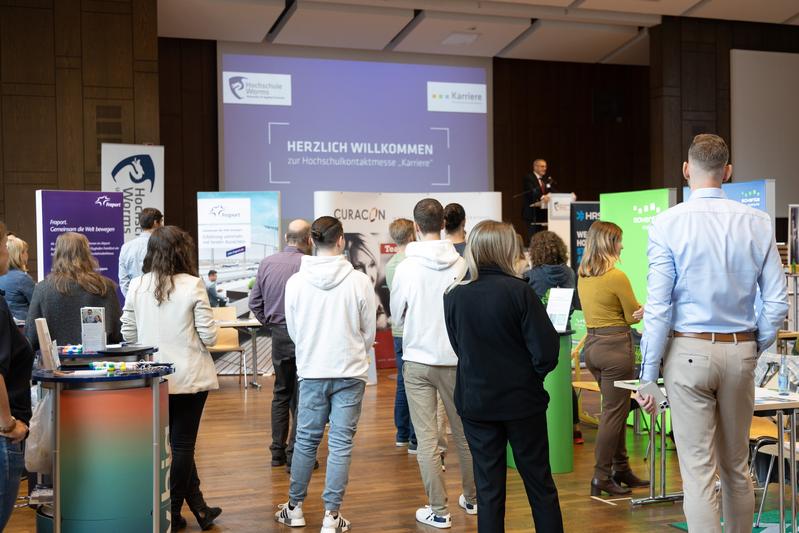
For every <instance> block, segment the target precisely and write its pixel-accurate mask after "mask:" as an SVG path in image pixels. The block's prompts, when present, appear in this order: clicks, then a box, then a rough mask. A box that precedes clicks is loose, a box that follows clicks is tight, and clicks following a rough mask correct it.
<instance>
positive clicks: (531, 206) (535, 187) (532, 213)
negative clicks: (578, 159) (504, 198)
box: [522, 159, 556, 243]
mask: <svg viewBox="0 0 799 533" xmlns="http://www.w3.org/2000/svg"><path fill="white" fill-rule="evenodd" d="M523 180H524V189H523V190H524V193H523V194H522V202H523V207H522V218H523V219H524V224H525V227H526V228H527V242H528V243H529V242H530V239H531V238H532V236H533V235H535V234H536V233H538V232H539V231H544V230H545V229H547V217H548V214H547V204H548V203H549V193H551V192H556V190H555V187H554V185H555V182H554V180H553V179H552V177H551V176H548V175H547V162H546V161H545V160H543V159H536V160H535V161H533V170H532V172H529V173H528V174H527V175H525V176H524V178H523Z"/></svg>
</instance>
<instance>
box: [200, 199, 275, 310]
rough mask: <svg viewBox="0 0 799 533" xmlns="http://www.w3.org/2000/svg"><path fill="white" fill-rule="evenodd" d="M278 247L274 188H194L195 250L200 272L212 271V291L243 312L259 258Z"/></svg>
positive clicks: (271, 252) (246, 306)
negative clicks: (214, 277)
mask: <svg viewBox="0 0 799 533" xmlns="http://www.w3.org/2000/svg"><path fill="white" fill-rule="evenodd" d="M279 249H280V193H279V192H277V191H255V192H198V193H197V251H198V254H199V262H198V265H199V269H200V276H201V277H203V278H204V279H206V280H207V274H208V272H209V271H210V270H216V271H217V293H218V294H220V296H224V297H226V298H227V299H228V305H232V306H235V307H236V316H241V315H243V314H245V313H248V312H249V308H248V305H247V301H248V295H249V292H250V288H251V286H252V282H253V280H254V279H255V276H256V274H257V273H258V265H259V264H260V262H261V260H262V259H263V258H264V257H267V256H270V255H272V254H273V253H275V252H277V251H279Z"/></svg>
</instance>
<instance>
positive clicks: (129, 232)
mask: <svg viewBox="0 0 799 533" xmlns="http://www.w3.org/2000/svg"><path fill="white" fill-rule="evenodd" d="M100 161H101V163H100V172H101V180H100V185H101V188H102V190H103V191H106V192H119V193H122V198H123V199H122V207H123V221H124V224H125V241H129V240H131V239H133V238H135V237H136V236H137V235H138V234H139V233H141V228H140V227H139V213H141V210H142V209H144V208H145V207H154V208H156V209H158V210H159V211H161V212H162V213H163V212H164V147H163V146H153V145H143V144H107V143H104V144H103V145H102V146H101V148H100ZM165 218H166V217H165Z"/></svg>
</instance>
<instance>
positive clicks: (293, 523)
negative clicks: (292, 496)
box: [275, 502, 305, 527]
mask: <svg viewBox="0 0 799 533" xmlns="http://www.w3.org/2000/svg"><path fill="white" fill-rule="evenodd" d="M277 508H278V512H276V513H275V520H277V521H278V522H280V523H281V524H286V525H287V526H289V527H303V526H304V525H305V517H304V516H303V514H302V502H300V503H298V504H297V505H296V506H295V507H294V509H291V508H290V507H289V504H288V502H286V503H281V504H280V505H278V506H277Z"/></svg>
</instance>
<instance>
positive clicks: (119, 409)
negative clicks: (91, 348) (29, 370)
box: [32, 366, 172, 533]
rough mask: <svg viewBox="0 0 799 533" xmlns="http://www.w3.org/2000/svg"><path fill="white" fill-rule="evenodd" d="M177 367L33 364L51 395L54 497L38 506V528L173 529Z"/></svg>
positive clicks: (41, 532)
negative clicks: (173, 378)
mask: <svg viewBox="0 0 799 533" xmlns="http://www.w3.org/2000/svg"><path fill="white" fill-rule="evenodd" d="M171 373H172V369H171V368H169V367H166V366H158V367H153V368H148V369H141V370H136V371H125V372H113V373H107V374H105V375H82V374H81V373H79V372H78V373H68V372H53V371H49V370H42V369H36V370H34V372H33V377H32V379H33V381H34V382H38V383H41V384H42V386H43V388H45V389H48V390H49V394H52V395H53V414H52V423H53V447H52V450H53V451H52V458H53V469H52V472H53V501H52V506H51V507H48V506H42V507H41V508H40V509H39V511H38V513H37V517H36V532H37V533H101V532H102V533H107V532H109V531H118V532H134V531H135V532H137V533H138V532H147V531H149V532H153V533H167V532H168V531H169V530H170V500H169V467H170V463H171V453H170V447H169V443H168V435H167V433H168V429H167V428H168V425H169V389H168V386H167V382H166V380H164V376H165V375H167V374H171Z"/></svg>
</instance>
